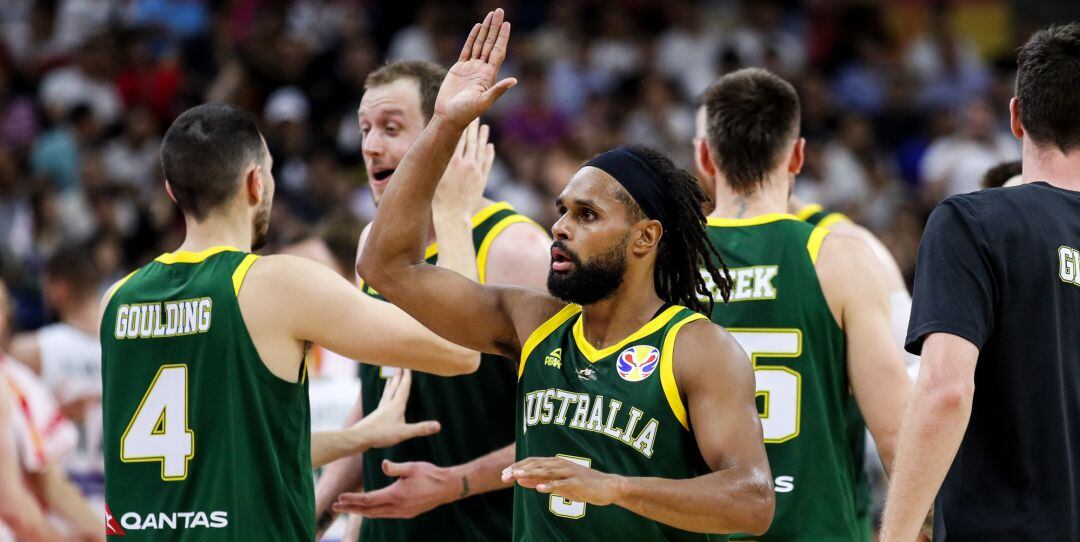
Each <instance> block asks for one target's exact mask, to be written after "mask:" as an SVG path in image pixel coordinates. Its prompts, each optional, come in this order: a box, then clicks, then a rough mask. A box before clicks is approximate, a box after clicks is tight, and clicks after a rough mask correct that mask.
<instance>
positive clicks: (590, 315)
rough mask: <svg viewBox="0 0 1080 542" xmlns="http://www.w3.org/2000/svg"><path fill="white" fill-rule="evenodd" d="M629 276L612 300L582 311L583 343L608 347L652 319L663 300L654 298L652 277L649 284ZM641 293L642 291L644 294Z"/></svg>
mask: <svg viewBox="0 0 1080 542" xmlns="http://www.w3.org/2000/svg"><path fill="white" fill-rule="evenodd" d="M629 273H630V270H627V274H628V276H626V277H625V278H624V280H623V283H622V285H620V286H619V289H618V290H616V291H615V294H614V295H612V296H611V297H609V298H607V299H605V300H603V301H599V302H597V303H593V304H592V305H586V306H585V307H583V308H582V315H581V318H582V322H581V323H582V331H584V335H585V340H587V341H589V344H591V345H593V346H594V347H596V348H605V347H607V346H611V345H613V344H615V343H617V342H619V341H621V340H623V339H625V338H626V337H628V336H630V335H631V334H632V333H634V332H635V331H637V330H638V329H640V328H641V327H642V326H644V325H645V324H647V323H648V322H649V321H650V320H652V318H653V316H654V315H655V314H656V311H657V310H659V309H660V307H661V306H663V304H664V301H663V300H662V299H660V296H658V295H656V289H655V288H654V286H653V281H652V274H651V270H650V274H649V276H648V277H647V278H648V281H647V282H646V281H644V280H630V279H631V277H630V276H629ZM643 292H645V293H644V294H643Z"/></svg>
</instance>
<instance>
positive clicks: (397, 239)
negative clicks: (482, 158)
mask: <svg viewBox="0 0 1080 542" xmlns="http://www.w3.org/2000/svg"><path fill="white" fill-rule="evenodd" d="M461 130H462V128H460V127H452V126H450V125H449V124H448V123H447V122H445V121H443V120H442V118H441V117H439V116H438V115H436V116H435V117H433V118H432V119H431V122H430V123H429V124H428V126H427V128H425V129H424V131H423V132H421V134H420V136H419V137H418V138H417V140H416V142H415V143H413V145H412V147H411V148H410V149H409V152H408V153H406V155H405V157H404V158H403V159H402V161H401V163H400V164H399V166H398V169H397V170H396V171H395V172H394V182H392V183H390V185H389V187H388V189H387V191H386V194H385V195H384V196H383V198H382V201H381V202H380V203H379V212H378V218H377V219H376V220H375V222H374V223H373V225H372V227H371V232H370V234H369V235H368V239H367V243H365V246H364V255H363V256H361V258H360V265H359V269H358V271H359V272H360V274H361V276H362V277H363V278H364V280H366V281H368V282H369V283H370V284H371V285H372V286H373V287H374V288H376V289H377V290H379V291H381V292H383V293H384V294H385V293H386V290H387V288H388V287H390V288H392V287H393V284H395V283H404V282H403V281H402V279H403V277H402V274H404V273H406V272H407V270H408V268H409V267H410V266H411V265H414V264H417V263H420V262H422V261H423V254H422V251H423V248H424V244H425V242H426V240H427V232H428V224H427V221H428V217H430V216H431V213H432V208H431V207H432V206H431V201H432V198H433V197H434V194H435V188H436V186H438V182H439V178H440V177H441V176H442V173H443V170H445V169H446V165H447V163H448V162H449V161H450V157H451V155H452V154H453V152H454V148H455V146H456V144H457V141H458V137H459V136H460V134H461ZM388 297H389V296H388Z"/></svg>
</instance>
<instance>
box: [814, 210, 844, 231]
mask: <svg viewBox="0 0 1080 542" xmlns="http://www.w3.org/2000/svg"><path fill="white" fill-rule="evenodd" d="M838 222H851V219H850V218H848V217H847V215H845V214H844V213H829V214H827V215H825V217H824V218H822V219H821V221H820V222H818V223H817V227H819V228H825V229H829V228H831V227H832V226H833V225H834V224H836V223H838Z"/></svg>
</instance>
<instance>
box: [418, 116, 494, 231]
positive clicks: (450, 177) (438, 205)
mask: <svg viewBox="0 0 1080 542" xmlns="http://www.w3.org/2000/svg"><path fill="white" fill-rule="evenodd" d="M489 133H490V129H489V128H488V126H487V125H486V124H480V120H479V119H477V120H474V121H472V122H470V123H469V127H468V128H467V129H466V130H465V131H464V132H463V133H462V134H461V139H460V140H458V145H457V149H455V150H454V156H453V157H452V158H451V159H450V163H449V164H447V166H446V171H445V172H444V173H443V175H442V180H440V181H439V186H438V188H436V189H435V199H434V200H433V206H434V207H433V209H434V212H435V215H436V216H438V215H439V214H440V213H465V214H467V215H469V216H471V214H472V211H473V209H475V208H476V207H478V206H479V205H480V200H482V199H483V197H484V187H485V186H487V180H488V174H489V173H490V172H491V164H492V162H493V161H494V160H495V146H494V145H492V144H491V143H488V134H489Z"/></svg>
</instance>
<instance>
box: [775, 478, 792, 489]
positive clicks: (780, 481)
mask: <svg viewBox="0 0 1080 542" xmlns="http://www.w3.org/2000/svg"><path fill="white" fill-rule="evenodd" d="M773 485H774V486H775V487H776V492H777V493H790V492H792V491H795V477H794V476H777V477H776V481H775V482H774V483H773Z"/></svg>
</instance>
